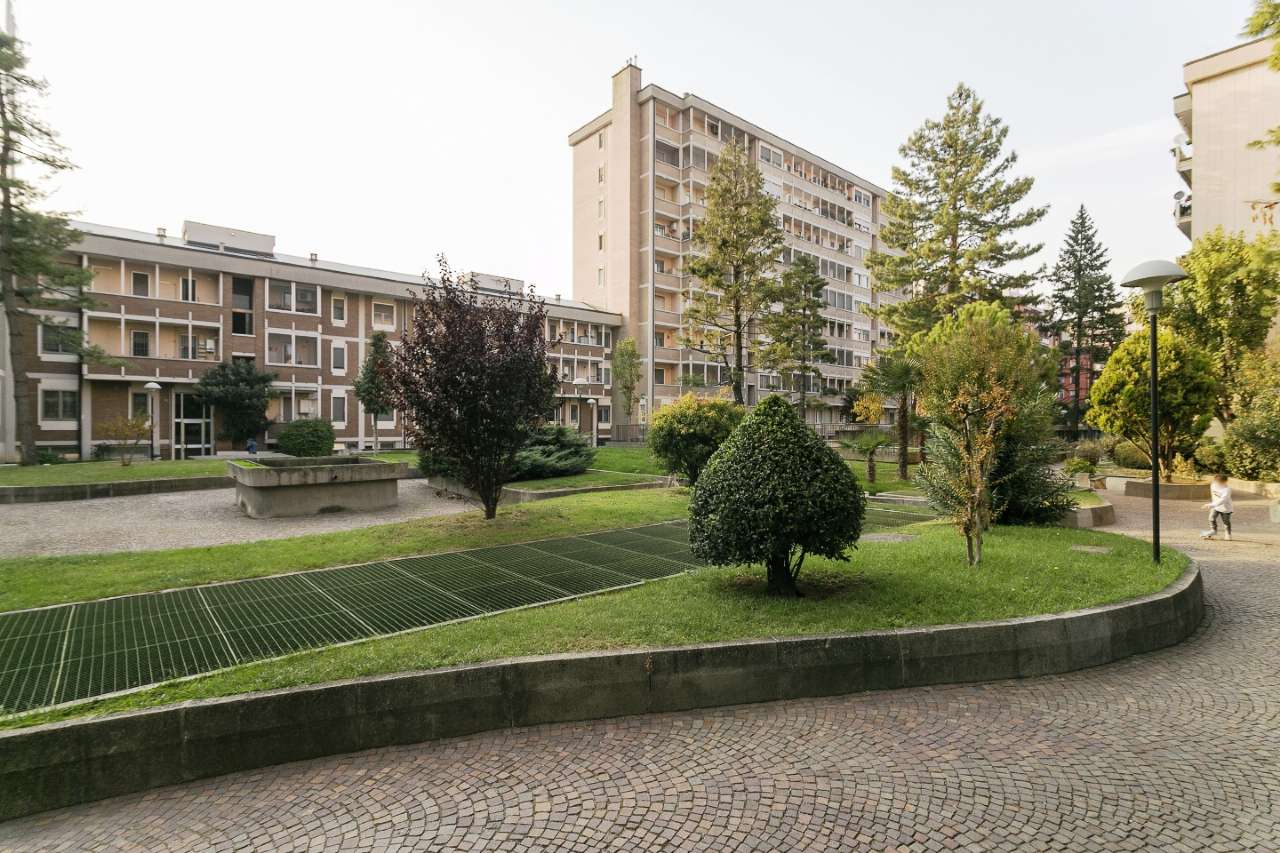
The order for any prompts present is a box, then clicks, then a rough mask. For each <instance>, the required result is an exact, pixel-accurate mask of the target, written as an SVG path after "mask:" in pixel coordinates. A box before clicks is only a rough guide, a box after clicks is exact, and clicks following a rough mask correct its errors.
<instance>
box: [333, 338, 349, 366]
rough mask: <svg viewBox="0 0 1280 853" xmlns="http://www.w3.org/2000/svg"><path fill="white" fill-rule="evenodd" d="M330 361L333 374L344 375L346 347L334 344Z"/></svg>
mask: <svg viewBox="0 0 1280 853" xmlns="http://www.w3.org/2000/svg"><path fill="white" fill-rule="evenodd" d="M331 360H332V362H333V372H334V373H345V372H346V370H347V345H346V344H334V345H333V357H332V359H331Z"/></svg>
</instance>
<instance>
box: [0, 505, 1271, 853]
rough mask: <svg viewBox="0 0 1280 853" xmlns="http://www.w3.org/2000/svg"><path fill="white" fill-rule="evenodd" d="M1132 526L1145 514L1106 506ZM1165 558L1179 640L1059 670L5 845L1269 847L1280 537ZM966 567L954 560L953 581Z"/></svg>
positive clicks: (408, 753) (538, 739) (505, 735)
mask: <svg viewBox="0 0 1280 853" xmlns="http://www.w3.org/2000/svg"><path fill="white" fill-rule="evenodd" d="M1114 500H1115V503H1116V506H1117V510H1118V515H1119V517H1120V524H1119V525H1118V527H1117V528H1116V529H1118V530H1121V531H1131V532H1133V533H1135V534H1138V535H1140V534H1141V532H1142V531H1143V530H1144V529H1145V520H1146V518H1147V512H1148V508H1149V504H1148V503H1147V502H1146V501H1140V500H1136V499H1126V498H1122V497H1117V498H1115V499H1114ZM1166 507H1167V509H1166V512H1165V526H1166V531H1167V534H1166V537H1167V538H1166V541H1167V542H1168V544H1171V545H1175V546H1177V547H1180V548H1184V549H1186V550H1187V551H1189V552H1190V553H1192V554H1193V555H1194V556H1195V558H1196V559H1197V560H1199V561H1200V562H1201V565H1202V567H1203V570H1204V578H1205V591H1206V596H1207V600H1208V605H1209V607H1208V615H1207V617H1206V621H1205V624H1204V625H1203V627H1201V629H1200V630H1199V631H1198V632H1197V633H1196V634H1195V635H1194V636H1193V637H1192V638H1191V639H1189V640H1188V641H1186V642H1185V643H1183V644H1181V645H1179V646H1174V647H1173V648H1169V649H1164V650H1162V651H1159V652H1155V653H1153V654H1149V655H1142V656H1139V657H1134V658H1129V659H1127V660H1124V661H1120V662H1118V663H1115V664H1112V665H1109V666H1103V667H1098V668H1096V669H1090V670H1083V671H1080V672H1075V673H1070V674H1067V675H1063V676H1053V677H1047V678H1035V679H1025V680H1019V681H1003V682H996V683H991V684H968V685H956V686H951V687H945V686H944V687H933V688H919V689H907V690H893V691H883V692H879V693H865V694H857V695H853V696H844V697H834V698H829V699H815V700H804V701H795V702H776V703H771V704H762V705H751V706H744V707H737V708H722V709H716V710H708V711H694V712H688V713H678V714H657V715H650V716H638V717H628V718H624V719H619V720H604V721H600V722H588V723H576V724H564V725H549V726H541V727H536V728H529V729H519V730H513V731H497V732H491V733H487V734H482V735H476V736H473V737H466V738H459V739H456V740H451V741H445V742H440V743H423V744H415V745H412V746H403V747H395V748H391V749H379V750H371V751H368V752H362V753H357V754H354V755H339V756H334V757H331V758H323V759H318V760H315V761H305V762H299V763H296V764H287V765H283V766H279V767H271V768H266V769H263V770H254V771H251V772H247V773H237V774H233V775H230V776H223V777H220V778H216V779H206V780H203V781H199V782H193V783H191V784H187V785H179V786H174V787H171V788H164V789H161V790H156V791H150V792H147V793H144V794H137V795H131V796H127V797H121V798H119V799H115V800H107V801H104V802H101V803H93V804H88V805H84V806H78V807H75V808H71V809H65V810H62V811H58V812H51V813H47V814H43V815H37V816H33V817H30V818H26V819H23V820H18V821H13V822H11V823H7V824H2V825H0V850H7V849H14V850H19V849H21V850H35V849H41V850H45V849H48V850H90V849H93V850H106V849H111V850H228V851H230V850H244V849H259V850H302V849H307V850H333V851H337V850H344V851H345V850H408V849H412V850H431V851H453V850H468V851H480V850H485V851H490V850H529V851H532V850H576V851H598V850H617V851H638V850H643V851H649V850H665V851H683V850H706V851H731V850H732V851H739V850H743V851H748V850H749V851H773V850H821V851H827V850H918V851H939V850H950V849H963V850H993V849H998V850H1019V851H1021V850H1068V851H1112V850H1158V851H1190V850H1216V851H1229V850H1277V849H1280V669H1278V668H1277V663H1276V661H1277V654H1278V652H1277V650H1278V649H1280V526H1277V525H1275V524H1272V523H1271V522H1270V521H1268V520H1267V518H1266V508H1265V505H1264V504H1263V503H1262V502H1261V501H1258V500H1250V499H1247V498H1240V499H1238V500H1237V502H1236V517H1235V522H1236V531H1237V541H1235V542H1230V543H1228V542H1200V541H1199V539H1198V538H1197V533H1198V531H1199V530H1200V528H1201V527H1202V526H1203V513H1202V512H1201V511H1200V510H1199V508H1198V507H1197V506H1196V505H1181V506H1179V505H1176V504H1169V505H1166ZM956 571H960V572H963V571H966V569H965V568H964V567H963V566H959V567H957V568H956Z"/></svg>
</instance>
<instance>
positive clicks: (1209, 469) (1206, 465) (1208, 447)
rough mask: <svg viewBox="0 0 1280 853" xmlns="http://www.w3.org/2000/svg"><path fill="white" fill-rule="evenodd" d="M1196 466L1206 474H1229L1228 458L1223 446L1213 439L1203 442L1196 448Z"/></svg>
mask: <svg viewBox="0 0 1280 853" xmlns="http://www.w3.org/2000/svg"><path fill="white" fill-rule="evenodd" d="M1196 465H1197V466H1198V467H1199V468H1200V470H1201V471H1204V472H1205V473H1206V474H1225V473H1227V457H1226V454H1225V453H1223V451H1222V445H1221V444H1219V443H1218V442H1216V441H1214V440H1213V439H1211V438H1206V439H1204V440H1203V441H1201V442H1200V446H1199V447H1197V448H1196Z"/></svg>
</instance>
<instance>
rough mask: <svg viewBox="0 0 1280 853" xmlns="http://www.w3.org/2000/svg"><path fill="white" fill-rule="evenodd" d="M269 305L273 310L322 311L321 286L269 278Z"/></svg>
mask: <svg viewBox="0 0 1280 853" xmlns="http://www.w3.org/2000/svg"><path fill="white" fill-rule="evenodd" d="M267 307H268V308H270V309H271V310H273V311H293V312H296V313H298V314H319V313H320V288H318V287H316V286H315V285H314V284H297V283H295V282H292V281H280V280H279V279H274V278H272V279H268V280H267Z"/></svg>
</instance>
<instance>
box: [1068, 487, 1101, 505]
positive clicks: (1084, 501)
mask: <svg viewBox="0 0 1280 853" xmlns="http://www.w3.org/2000/svg"><path fill="white" fill-rule="evenodd" d="M1071 497H1072V498H1074V499H1075V502H1076V506H1078V507H1081V508H1084V507H1089V506H1102V498H1101V497H1100V496H1099V495H1098V493H1097V492H1095V491H1094V490H1093V489H1072V490H1071Z"/></svg>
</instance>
